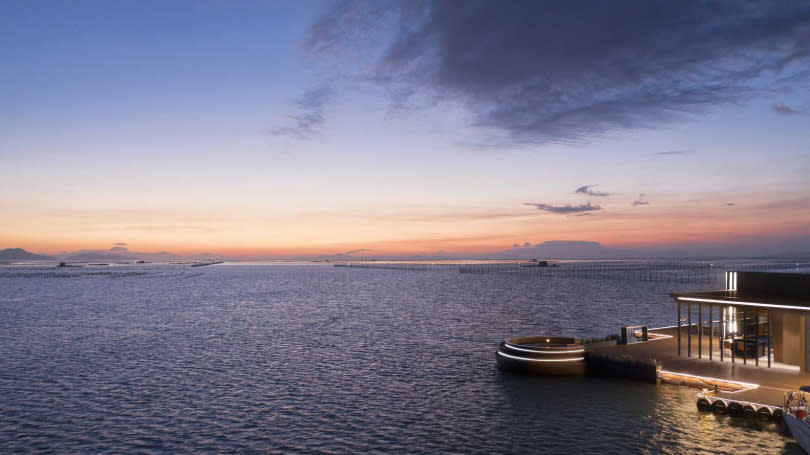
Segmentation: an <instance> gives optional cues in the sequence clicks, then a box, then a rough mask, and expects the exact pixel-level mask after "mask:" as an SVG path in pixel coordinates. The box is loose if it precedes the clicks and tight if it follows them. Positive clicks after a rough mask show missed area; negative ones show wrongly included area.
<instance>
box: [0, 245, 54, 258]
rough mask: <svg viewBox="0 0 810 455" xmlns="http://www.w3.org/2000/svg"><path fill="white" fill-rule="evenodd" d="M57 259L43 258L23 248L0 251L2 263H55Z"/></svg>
mask: <svg viewBox="0 0 810 455" xmlns="http://www.w3.org/2000/svg"><path fill="white" fill-rule="evenodd" d="M53 260H56V258H53V257H51V256H43V255H41V254H34V253H29V252H28V251H25V250H24V249H22V248H6V249H5V250H0V261H53Z"/></svg>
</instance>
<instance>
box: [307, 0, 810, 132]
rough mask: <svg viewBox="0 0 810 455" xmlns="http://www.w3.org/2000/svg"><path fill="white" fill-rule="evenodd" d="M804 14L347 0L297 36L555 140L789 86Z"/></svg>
mask: <svg viewBox="0 0 810 455" xmlns="http://www.w3.org/2000/svg"><path fill="white" fill-rule="evenodd" d="M808 21H810V3H807V2H773V1H767V0H759V1H757V0H754V1H750V2H737V1H725V2H705V1H702V0H684V1H680V2H643V1H641V2H639V1H619V2H604V1H601V0H585V1H580V2H564V1H543V2H539V1H506V2H495V1H486V0H478V1H476V0H472V1H469V2H465V3H464V6H463V7H460V6H459V4H458V3H457V2H449V1H442V0H423V1H407V0H401V1H397V0H387V1H385V0H380V1H343V2H339V3H338V4H337V5H336V6H335V7H333V8H331V9H329V10H328V11H327V12H326V13H325V14H323V15H322V16H321V18H320V19H319V20H318V21H317V22H316V23H315V24H313V25H312V26H311V27H310V29H309V32H308V36H307V37H306V39H305V40H304V47H305V48H306V49H308V50H309V51H311V52H313V53H315V54H316V55H327V54H329V53H332V54H338V55H340V54H341V53H343V54H344V55H349V54H351V55H365V56H367V59H369V60H370V61H368V62H367V64H365V65H355V66H357V67H360V68H362V70H356V71H355V74H356V75H357V77H360V78H365V79H366V80H369V81H372V82H374V83H377V84H380V85H383V86H385V87H386V88H387V89H389V90H388V91H389V92H396V93H404V94H406V95H405V96H406V97H407V96H408V95H407V94H415V95H411V96H420V95H427V96H429V97H434V98H435V99H437V100H449V101H461V102H462V104H463V105H465V106H466V107H467V108H468V109H469V112H471V113H473V116H474V120H473V122H472V123H473V124H474V125H478V126H483V127H491V128H496V129H497V130H500V131H502V132H505V133H507V135H508V137H509V138H510V139H511V140H512V141H513V142H514V143H527V142H528V143H544V142H563V143H565V142H580V141H583V140H586V139H588V138H590V137H592V136H595V135H596V136H598V135H602V134H605V133H609V132H612V131H616V130H625V129H637V128H647V127H658V126H660V125H662V124H666V123H668V122H671V121H674V120H680V119H683V118H685V117H688V116H689V115H690V114H694V113H698V112H703V111H706V110H708V109H710V108H711V107H713V106H716V105H719V104H727V103H740V102H744V101H746V100H747V99H749V98H750V97H752V96H755V95H758V94H761V93H763V92H764V91H765V87H767V88H768V89H772V88H773V87H775V86H776V85H784V84H787V83H798V81H799V80H800V79H804V78H805V77H806V76H807V74H808V73H810V71H808V70H807V68H806V66H804V65H805V64H806V63H807V60H808V56H810V28H808V26H807V24H808ZM364 47H365V49H363V48H364Z"/></svg>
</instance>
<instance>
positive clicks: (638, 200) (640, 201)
mask: <svg viewBox="0 0 810 455" xmlns="http://www.w3.org/2000/svg"><path fill="white" fill-rule="evenodd" d="M648 204H649V201H645V200H644V193H641V194H639V195H638V198H636V200H635V201H633V207H636V206H639V205H648Z"/></svg>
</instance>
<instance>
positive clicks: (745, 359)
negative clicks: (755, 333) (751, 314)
mask: <svg viewBox="0 0 810 455" xmlns="http://www.w3.org/2000/svg"><path fill="white" fill-rule="evenodd" d="M747 316H748V314H747V312H745V311H743V312H742V326H743V327H742V329H743V330H742V332H743V333H742V339H743V365H746V364H748V356H747V355H745V349H746V348H747V347H748V330H747V328H748V324H746V322H748V318H747Z"/></svg>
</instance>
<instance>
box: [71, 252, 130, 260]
mask: <svg viewBox="0 0 810 455" xmlns="http://www.w3.org/2000/svg"><path fill="white" fill-rule="evenodd" d="M65 260H67V261H75V262H100V261H113V262H115V261H134V260H135V257H133V256H124V255H121V254H113V253H108V252H106V251H80V252H78V253H76V254H72V255H70V256H67V257H66V258H65Z"/></svg>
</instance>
